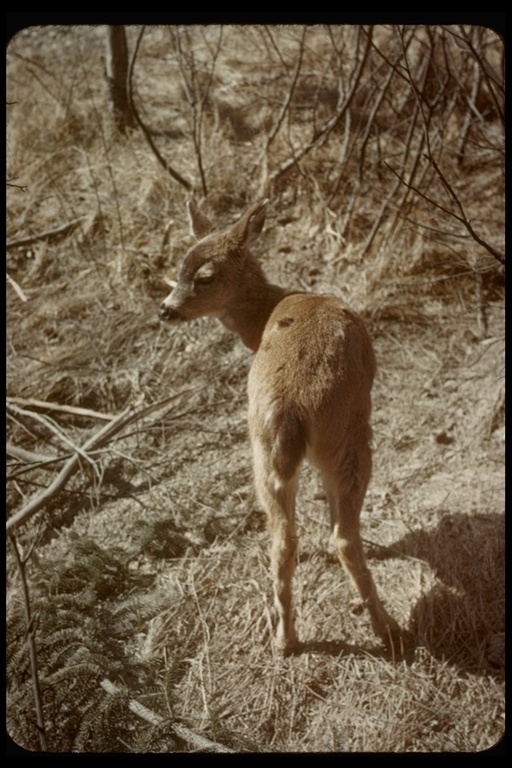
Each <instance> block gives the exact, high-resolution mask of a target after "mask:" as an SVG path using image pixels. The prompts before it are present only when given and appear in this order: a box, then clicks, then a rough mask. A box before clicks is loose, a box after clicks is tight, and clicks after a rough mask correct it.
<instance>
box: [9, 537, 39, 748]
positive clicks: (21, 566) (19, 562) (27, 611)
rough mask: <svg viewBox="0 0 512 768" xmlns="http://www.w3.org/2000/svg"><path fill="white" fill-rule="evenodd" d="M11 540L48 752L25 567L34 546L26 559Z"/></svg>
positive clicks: (33, 624) (34, 626)
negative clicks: (19, 581) (18, 575)
mask: <svg viewBox="0 0 512 768" xmlns="http://www.w3.org/2000/svg"><path fill="white" fill-rule="evenodd" d="M9 539H10V542H11V544H12V548H13V550H14V556H15V558H16V564H17V566H18V571H19V574H20V578H21V588H22V593H23V608H24V610H25V621H26V625H27V643H28V649H29V658H30V674H31V677H32V691H33V694H34V708H35V711H36V727H37V733H38V735H39V744H40V745H41V751H42V752H46V751H47V749H48V747H47V744H46V727H45V724H44V717H43V706H42V699H41V687H40V685H39V674H38V668H37V648H36V637H35V633H36V621H35V617H34V616H33V615H32V611H31V608H30V594H29V591H28V584H27V579H26V576H25V567H26V564H27V561H28V559H29V557H30V555H31V553H32V548H33V545H32V547H30V549H29V551H28V553H27V554H26V555H25V557H22V556H21V553H20V551H19V548H18V543H17V541H16V538H15V536H14V535H13V534H11V535H10V536H9ZM34 543H35V539H34Z"/></svg>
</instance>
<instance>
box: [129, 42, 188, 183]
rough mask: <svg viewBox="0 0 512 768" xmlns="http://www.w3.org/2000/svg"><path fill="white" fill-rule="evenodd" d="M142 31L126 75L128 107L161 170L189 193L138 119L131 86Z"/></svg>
mask: <svg viewBox="0 0 512 768" xmlns="http://www.w3.org/2000/svg"><path fill="white" fill-rule="evenodd" d="M144 29H145V27H142V28H141V30H140V32H139V37H138V38H137V43H136V45H135V51H134V52H133V58H132V61H131V64H130V72H129V75H128V94H129V96H130V106H131V108H132V112H133V115H134V117H135V119H136V121H137V123H138V124H139V127H140V128H141V130H142V133H143V134H144V136H145V137H146V141H147V142H148V144H149V146H150V147H151V149H152V150H153V154H154V155H155V157H156V159H157V160H158V162H159V163H160V165H161V166H162V168H164V169H165V170H166V171H167V173H168V174H169V175H170V176H172V178H173V179H174V180H175V181H177V182H178V183H179V184H181V186H182V187H185V189H188V190H189V191H191V190H192V184H191V183H190V182H189V181H187V180H186V179H184V178H183V176H181V175H180V174H179V173H178V171H175V170H174V168H173V167H172V166H171V165H169V163H168V162H167V160H165V158H163V157H162V155H161V154H160V152H159V151H158V148H157V146H156V144H155V142H154V141H153V139H152V138H151V134H150V132H149V131H148V129H147V128H146V126H145V125H144V123H143V122H142V119H141V117H140V115H139V113H138V111H137V107H136V106H135V101H134V99H133V86H132V81H133V69H134V67H135V60H136V58H137V53H138V51H139V46H140V43H141V40H142V35H143V34H144Z"/></svg>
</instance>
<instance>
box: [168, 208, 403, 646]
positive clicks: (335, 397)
mask: <svg viewBox="0 0 512 768" xmlns="http://www.w3.org/2000/svg"><path fill="white" fill-rule="evenodd" d="M268 202H269V201H268V200H262V201H260V202H258V203H255V204H254V205H252V206H251V207H250V208H249V209H248V210H247V211H246V212H245V213H244V215H243V216H242V217H241V218H240V219H239V220H238V221H237V222H236V223H235V224H234V225H233V226H231V227H229V228H228V229H225V230H221V231H215V230H214V228H213V225H212V223H211V222H210V220H209V219H208V218H207V217H206V216H205V215H204V214H203V213H201V212H200V211H199V209H198V208H197V207H196V206H195V205H194V204H193V203H189V214H190V222H191V229H192V233H193V234H194V236H195V237H196V238H197V242H196V243H195V245H193V246H192V248H190V250H189V251H188V252H187V253H186V255H185V258H184V260H183V263H182V265H181V269H180V272H179V277H178V281H177V283H176V285H175V287H174V288H173V290H172V292H171V293H170V294H169V296H168V297H167V298H166V299H165V300H164V301H163V302H162V304H161V306H160V309H159V312H158V314H159V317H160V318H161V319H162V320H165V321H167V322H171V323H179V322H183V321H188V320H193V319H194V318H197V317H204V316H210V315H211V316H214V317H217V318H218V319H219V320H220V321H221V322H222V323H223V325H224V326H225V327H226V328H229V330H231V331H234V332H235V333H238V334H239V336H240V337H241V339H242V341H243V342H244V344H245V345H246V346H247V347H249V348H250V349H251V350H253V352H254V353H255V356H254V360H253V362H252V366H251V370H250V373H249V382H248V394H249V433H250V438H251V443H252V449H253V456H254V480H255V488H256V493H257V496H258V498H259V501H260V503H261V504H262V505H263V507H264V509H265V511H266V513H267V517H268V525H269V529H270V531H271V535H272V547H271V569H272V576H273V584H274V596H275V607H276V611H277V632H276V645H277V647H278V649H279V650H280V651H281V652H283V653H285V654H287V653H291V652H293V651H294V650H297V647H298V641H297V635H296V633H295V627H294V616H293V609H292V577H293V573H294V570H295V566H296V560H297V535H296V529H295V497H296V492H297V486H298V477H299V470H300V466H301V463H302V461H303V459H305V458H307V459H308V460H309V461H310V462H311V463H312V464H313V465H314V466H315V467H316V468H317V469H318V470H319V472H320V475H321V477H322V482H323V486H324V489H325V492H326V494H327V499H328V503H329V509H330V521H331V531H332V539H333V541H334V543H335V546H336V551H337V553H338V556H339V559H340V561H341V563H342V565H343V566H344V568H345V569H346V571H347V573H348V575H349V576H350V578H351V580H352V582H353V583H354V585H355V587H356V588H357V590H358V591H359V594H360V596H361V598H362V601H363V603H364V605H365V606H366V607H367V608H368V611H369V614H370V617H371V622H372V627H373V630H374V632H375V633H376V634H377V635H378V636H379V637H380V638H382V639H383V640H384V641H385V642H386V643H387V644H388V645H390V646H391V647H392V648H395V649H399V647H400V637H401V631H400V628H399V625H398V624H397V622H396V621H395V620H394V619H393V618H392V617H391V616H390V615H389V614H388V613H387V611H386V609H385V608H384V606H383V604H382V602H381V600H380V598H379V596H378V594H377V590H376V587H375V584H374V581H373V579H372V576H371V574H370V571H369V570H368V566H367V563H366V558H365V555H364V551H363V545H362V541H361V536H360V530H359V517H360V512H361V507H362V504H363V499H364V495H365V492H366V488H367V485H368V481H369V478H370V473H371V460H372V459H371V449H370V439H371V428H370V410H371V388H372V383H373V379H374V375H375V367H376V364H375V356H374V353H373V348H372V344H371V341H370V338H369V335H368V333H367V331H366V328H365V326H364V324H363V322H362V320H361V318H360V317H358V315H357V314H356V313H355V312H353V311H352V310H351V309H349V307H347V306H346V305H345V304H344V303H343V302H342V301H340V300H339V299H338V298H336V297H334V296H328V295H315V294H312V293H306V292H300V291H293V290H288V289H286V288H282V287H280V286H277V285H273V284H272V283H270V282H269V281H268V280H267V278H266V277H265V275H264V273H263V270H262V268H261V266H260V263H259V261H258V260H257V259H256V258H255V256H254V255H253V254H252V252H251V248H252V246H253V244H254V243H255V242H256V240H257V238H258V236H259V235H260V233H261V230H262V228H263V223H264V221H265V216H266V212H267V206H268Z"/></svg>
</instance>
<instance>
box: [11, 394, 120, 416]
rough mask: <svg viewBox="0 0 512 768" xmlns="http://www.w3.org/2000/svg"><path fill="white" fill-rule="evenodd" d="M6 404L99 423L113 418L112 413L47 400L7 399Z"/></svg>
mask: <svg viewBox="0 0 512 768" xmlns="http://www.w3.org/2000/svg"><path fill="white" fill-rule="evenodd" d="M7 402H8V403H16V404H18V405H26V406H29V407H33V408H41V409H42V410H45V411H58V412H59V413H70V414H73V415H74V416H85V417H86V418H89V419H100V420H101V421H111V420H112V419H113V418H114V415H113V414H112V413H100V411H92V410H91V409H90V408H79V407H78V406H76V405H61V404H60V403H49V402H48V401H47V400H35V399H34V398H29V399H27V398H25V397H8V398H7Z"/></svg>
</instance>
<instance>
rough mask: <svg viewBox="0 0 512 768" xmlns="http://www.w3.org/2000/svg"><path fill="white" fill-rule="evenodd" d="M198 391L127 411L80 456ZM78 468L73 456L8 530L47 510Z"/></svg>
mask: <svg viewBox="0 0 512 768" xmlns="http://www.w3.org/2000/svg"><path fill="white" fill-rule="evenodd" d="M196 391H197V390H196V389H187V390H184V391H183V392H178V393H177V394H176V395H172V396H171V397H168V398H166V399H165V400H161V401H159V402H158V403H153V405H148V406H146V407H145V408H143V409H142V410H141V411H136V412H135V413H134V412H133V409H132V408H126V409H125V410H124V411H123V412H122V413H120V414H119V415H118V416H116V417H115V419H112V421H110V422H109V423H108V424H106V425H105V426H104V427H103V428H102V429H101V430H100V431H99V432H97V433H96V434H95V435H93V436H92V437H90V438H89V439H88V440H87V441H86V442H85V443H84V445H83V446H82V448H81V452H82V453H87V451H93V450H96V449H98V448H102V447H103V446H104V445H106V444H107V443H108V442H109V441H110V440H112V438H113V437H114V436H115V435H117V434H118V433H119V432H121V431H122V430H123V429H125V427H127V426H128V425H129V424H133V423H134V422H136V421H139V419H143V418H146V417H147V416H149V415H150V414H151V413H153V412H154V411H156V410H158V409H160V408H163V407H165V406H166V405H168V404H169V403H171V402H172V401H173V400H176V399H177V398H178V397H182V396H184V395H187V396H188V395H191V394H193V393H194V392H196ZM79 466H80V459H79V456H78V455H77V454H74V455H73V456H72V457H71V458H70V459H69V461H67V462H66V464H65V465H64V466H63V467H62V469H61V471H60V472H59V474H58V475H57V477H56V478H55V480H54V481H53V482H52V483H51V484H50V485H49V486H48V488H46V489H45V490H44V491H43V492H42V493H41V494H39V495H38V496H36V497H35V498H33V499H32V500H31V501H29V502H28V504H26V505H25V506H24V507H23V508H22V509H20V510H19V511H18V512H16V513H15V514H14V515H13V516H12V517H10V518H9V519H8V520H7V524H6V530H7V531H10V530H14V528H16V527H17V526H18V525H20V524H21V523H26V522H27V520H29V519H30V518H31V517H32V516H33V515H34V514H35V513H36V512H38V511H39V510H40V509H42V508H43V507H45V506H46V505H47V504H48V502H49V501H51V499H53V498H54V496H56V495H57V493H59V491H61V490H62V488H64V486H65V485H66V483H67V482H68V480H69V479H70V478H71V477H72V476H73V475H74V474H75V472H76V471H77V470H78V468H79Z"/></svg>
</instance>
